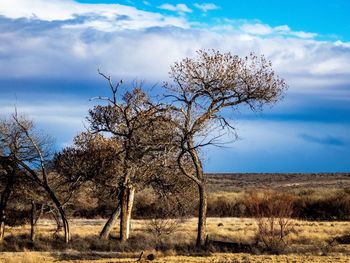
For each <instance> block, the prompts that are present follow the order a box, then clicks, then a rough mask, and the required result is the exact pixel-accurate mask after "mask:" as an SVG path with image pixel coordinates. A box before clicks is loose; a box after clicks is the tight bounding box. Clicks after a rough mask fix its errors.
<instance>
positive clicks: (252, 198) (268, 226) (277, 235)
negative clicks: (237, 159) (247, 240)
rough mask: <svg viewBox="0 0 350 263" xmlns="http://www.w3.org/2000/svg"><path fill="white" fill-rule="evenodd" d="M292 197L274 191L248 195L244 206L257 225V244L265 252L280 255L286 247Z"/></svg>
mask: <svg viewBox="0 0 350 263" xmlns="http://www.w3.org/2000/svg"><path fill="white" fill-rule="evenodd" d="M293 201H294V199H293V197H292V196H291V195H290V194H285V193H280V192H276V191H264V192H261V193H257V192H252V193H250V195H249V197H248V200H247V204H246V206H247V207H248V209H249V212H250V215H251V216H253V217H255V219H256V223H257V225H258V232H257V242H256V244H258V243H259V242H262V244H263V245H264V248H265V250H267V251H269V252H272V253H275V254H280V253H282V252H283V251H284V250H285V249H286V248H287V246H288V234H289V233H290V232H291V230H292V229H293V221H292V219H291V215H292V213H293Z"/></svg>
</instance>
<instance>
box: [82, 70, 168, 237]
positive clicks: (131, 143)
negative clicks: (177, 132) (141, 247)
mask: <svg viewBox="0 0 350 263" xmlns="http://www.w3.org/2000/svg"><path fill="white" fill-rule="evenodd" d="M99 73H100V75H102V76H103V77H104V78H105V79H107V80H108V83H109V86H110V89H111V92H112V96H111V97H107V98H104V97H98V99H99V100H100V102H101V104H100V105H97V106H95V107H94V108H93V109H91V110H90V111H89V117H88V121H89V123H90V130H91V132H92V133H101V132H102V133H109V134H110V135H111V137H112V139H115V140H116V141H118V142H119V143H120V147H121V151H120V152H119V154H118V158H119V160H120V161H121V170H120V176H119V177H120V178H121V183H120V187H119V189H120V206H121V212H120V240H121V241H125V240H127V238H128V236H129V231H130V218H131V209H132V203H133V194H134V191H135V187H136V185H137V184H138V182H139V181H140V178H142V177H145V176H147V175H146V173H147V172H152V169H149V168H147V167H150V163H149V162H147V160H148V161H149V158H147V157H149V156H150V155H152V154H153V153H155V152H160V151H164V150H166V148H167V145H168V142H171V140H169V138H171V135H170V133H172V132H173V129H171V127H170V126H169V122H168V119H169V118H170V114H169V109H168V108H166V107H162V106H161V105H159V104H155V103H153V102H152V101H151V99H150V98H149V97H148V96H147V94H146V93H145V92H144V91H143V90H142V89H141V88H140V87H139V86H138V85H137V83H134V85H133V87H132V88H131V90H130V91H128V90H123V91H120V90H119V89H120V88H121V87H122V84H123V82H122V81H121V82H118V83H117V84H116V85H113V84H112V80H111V78H110V77H109V76H106V75H104V74H103V73H101V72H99Z"/></svg>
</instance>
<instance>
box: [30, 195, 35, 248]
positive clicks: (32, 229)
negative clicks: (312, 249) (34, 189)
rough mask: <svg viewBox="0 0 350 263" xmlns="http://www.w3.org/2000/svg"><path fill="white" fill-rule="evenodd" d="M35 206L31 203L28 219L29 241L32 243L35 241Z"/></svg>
mask: <svg viewBox="0 0 350 263" xmlns="http://www.w3.org/2000/svg"><path fill="white" fill-rule="evenodd" d="M35 217H36V204H35V202H34V201H32V211H31V217H30V241H32V242H34V240H35V228H36V220H35Z"/></svg>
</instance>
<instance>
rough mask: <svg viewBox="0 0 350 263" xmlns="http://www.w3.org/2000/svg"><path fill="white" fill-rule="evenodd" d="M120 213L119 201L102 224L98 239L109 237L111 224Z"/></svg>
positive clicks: (113, 224)
mask: <svg viewBox="0 0 350 263" xmlns="http://www.w3.org/2000/svg"><path fill="white" fill-rule="evenodd" d="M119 215H120V202H119V203H118V206H117V207H116V208H115V209H114V211H113V213H112V215H111V216H110V217H109V218H108V221H107V222H106V224H105V225H104V227H103V229H102V231H101V233H100V239H107V238H108V237H109V233H110V232H111V230H112V228H113V226H115V224H116V223H117V219H118V216H119Z"/></svg>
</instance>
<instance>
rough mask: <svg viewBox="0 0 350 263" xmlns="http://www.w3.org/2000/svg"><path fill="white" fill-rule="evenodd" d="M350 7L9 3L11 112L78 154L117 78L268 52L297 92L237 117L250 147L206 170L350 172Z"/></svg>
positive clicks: (252, 2)
mask: <svg viewBox="0 0 350 263" xmlns="http://www.w3.org/2000/svg"><path fill="white" fill-rule="evenodd" d="M348 10H350V1H347V0H333V1H329V0H327V1H326V0H319V1H305V0H304V1H301V0H293V1H292V0H287V1H277V0H266V1H261V0H246V1H238V0H231V1H210V0H208V1H207V2H200V1H181V0H180V1H172V0H171V1H170V0H169V1H167V0H164V1H159V0H157V1H155V0H148V1H131V0H124V1H111V0H104V1H103V0H101V1H92V0H79V1H74V0H0V115H2V116H6V115H9V114H10V113H11V112H13V111H14V107H15V106H16V107H17V109H18V111H20V112H22V113H24V114H26V115H27V116H28V117H30V118H32V119H33V120H34V121H35V122H36V123H37V126H38V127H39V128H40V129H42V130H43V131H45V132H46V133H48V134H50V135H52V136H53V137H55V138H56V143H57V149H61V148H63V147H66V146H69V145H71V143H72V140H73V138H74V136H76V135H77V134H78V133H79V132H81V131H84V130H85V126H86V122H85V117H86V116H87V112H88V109H89V108H91V107H93V105H94V104H95V103H96V102H94V101H90V100H89V99H90V98H92V97H95V96H98V95H101V94H107V92H108V86H107V85H106V84H107V83H106V82H105V80H104V79H102V78H101V77H100V76H99V75H98V74H97V69H98V68H100V69H101V70H102V71H103V72H104V73H106V74H107V75H111V76H112V78H113V79H114V80H116V81H118V80H119V79H124V80H125V82H126V83H128V81H132V80H133V79H138V80H143V81H144V83H145V86H146V87H147V86H153V85H155V84H157V85H158V86H161V83H163V81H167V80H168V72H169V69H170V66H171V65H172V64H173V63H174V62H175V61H179V60H181V59H182V58H184V57H192V56H194V55H195V51H196V50H199V49H216V50H219V51H221V52H231V53H232V54H237V55H239V56H245V55H247V54H249V53H250V52H255V53H256V54H258V55H260V54H263V55H265V56H266V57H267V58H268V59H269V60H271V61H272V64H273V68H274V70H275V71H276V73H277V74H278V75H279V76H281V77H282V78H284V79H285V81H286V83H287V84H288V86H289V89H288V91H287V92H286V94H285V97H284V99H283V100H282V101H281V102H279V103H278V104H276V105H275V106H274V107H272V108H270V107H267V108H265V109H264V111H262V112H251V111H249V110H247V109H246V108H244V107H243V108H241V110H240V111H238V112H232V113H230V112H227V113H225V114H228V115H227V116H228V117H229V119H230V122H231V123H232V125H234V126H235V127H236V130H237V133H238V136H239V139H238V140H236V141H233V140H232V137H230V135H229V134H228V135H226V136H224V137H223V142H224V143H225V144H224V147H209V148H207V149H204V150H203V151H202V152H201V155H202V158H203V161H204V169H205V171H206V172H349V171H350V16H349V15H348Z"/></svg>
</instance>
